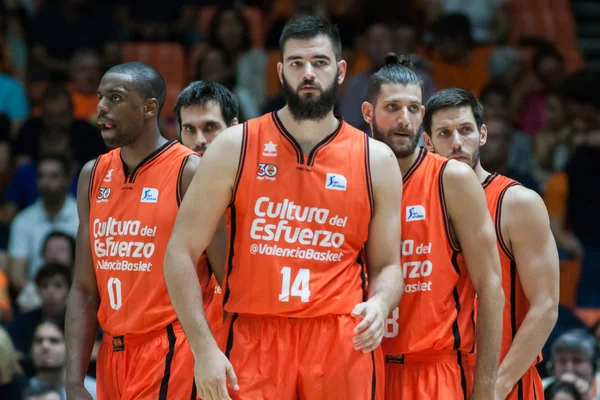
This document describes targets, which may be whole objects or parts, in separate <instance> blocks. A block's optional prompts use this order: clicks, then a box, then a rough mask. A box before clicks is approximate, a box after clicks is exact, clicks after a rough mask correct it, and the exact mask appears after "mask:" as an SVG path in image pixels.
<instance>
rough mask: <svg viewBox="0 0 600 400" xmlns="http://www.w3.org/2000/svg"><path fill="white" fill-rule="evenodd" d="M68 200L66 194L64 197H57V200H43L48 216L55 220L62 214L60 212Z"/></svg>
mask: <svg viewBox="0 0 600 400" xmlns="http://www.w3.org/2000/svg"><path fill="white" fill-rule="evenodd" d="M66 199H67V195H66V193H65V194H63V195H62V196H57V197H56V198H55V199H42V204H43V205H44V209H45V210H46V214H48V217H50V219H52V218H55V217H56V216H57V215H58V214H60V211H61V210H62V208H63V206H64V205H65V200H66Z"/></svg>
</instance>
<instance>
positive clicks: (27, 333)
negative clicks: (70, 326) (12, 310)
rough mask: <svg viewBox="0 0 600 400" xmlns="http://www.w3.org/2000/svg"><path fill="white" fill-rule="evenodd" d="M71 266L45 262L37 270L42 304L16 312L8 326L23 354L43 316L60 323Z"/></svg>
mask: <svg viewBox="0 0 600 400" xmlns="http://www.w3.org/2000/svg"><path fill="white" fill-rule="evenodd" d="M71 281H72V277H71V269H70V267H69V266H66V265H63V264H46V265H44V266H43V267H42V268H41V269H40V270H39V271H38V273H37V276H36V278H35V283H36V286H37V289H38V293H39V295H40V298H41V303H42V305H41V306H40V307H39V308H37V309H35V310H32V311H27V312H20V313H19V312H18V313H16V314H15V317H14V321H13V323H12V324H11V326H10V327H9V332H10V335H11V337H12V339H13V342H14V344H15V347H16V348H17V350H18V351H20V352H22V353H23V354H25V353H26V352H27V351H29V349H30V348H31V344H32V341H33V335H34V332H35V328H36V326H37V325H38V324H39V323H40V322H41V321H43V320H45V319H48V318H50V319H53V320H55V321H57V322H58V323H60V324H61V326H62V325H63V324H64V320H65V312H66V309H67V297H68V295H69V289H70V288H71Z"/></svg>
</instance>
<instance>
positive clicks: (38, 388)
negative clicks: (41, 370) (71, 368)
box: [23, 382, 60, 400]
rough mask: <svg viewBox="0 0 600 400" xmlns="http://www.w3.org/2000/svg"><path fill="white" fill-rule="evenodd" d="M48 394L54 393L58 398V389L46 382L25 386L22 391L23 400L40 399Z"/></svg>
mask: <svg viewBox="0 0 600 400" xmlns="http://www.w3.org/2000/svg"><path fill="white" fill-rule="evenodd" d="M50 393H56V394H58V396H59V397H60V389H59V388H58V387H57V386H55V385H52V384H50V383H46V382H36V383H35V384H33V385H29V386H27V388H26V389H25V390H24V391H23V400H28V399H30V398H32V397H34V398H35V397H41V396H46V395H49V394H50Z"/></svg>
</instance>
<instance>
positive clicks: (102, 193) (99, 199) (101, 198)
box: [96, 187, 110, 203]
mask: <svg viewBox="0 0 600 400" xmlns="http://www.w3.org/2000/svg"><path fill="white" fill-rule="evenodd" d="M109 196H110V188H105V187H101V188H100V190H99V191H98V196H96V203H108V197H109Z"/></svg>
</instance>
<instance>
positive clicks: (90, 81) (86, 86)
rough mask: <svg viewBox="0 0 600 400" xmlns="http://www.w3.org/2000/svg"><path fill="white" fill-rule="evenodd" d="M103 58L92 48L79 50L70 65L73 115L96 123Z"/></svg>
mask: <svg viewBox="0 0 600 400" xmlns="http://www.w3.org/2000/svg"><path fill="white" fill-rule="evenodd" d="M102 72H103V67H102V60H101V59H100V56H99V55H98V53H97V52H96V51H94V50H92V49H82V50H78V51H77V52H76V53H75V54H74V55H73V58H71V62H70V65H69V75H70V83H71V85H70V92H71V101H72V102H73V116H74V117H75V118H76V119H79V120H83V121H88V122H90V123H91V124H92V125H94V126H95V125H96V116H97V114H98V111H96V106H97V105H98V95H97V94H96V91H97V90H98V85H99V84H100V79H101V78H102Z"/></svg>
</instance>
